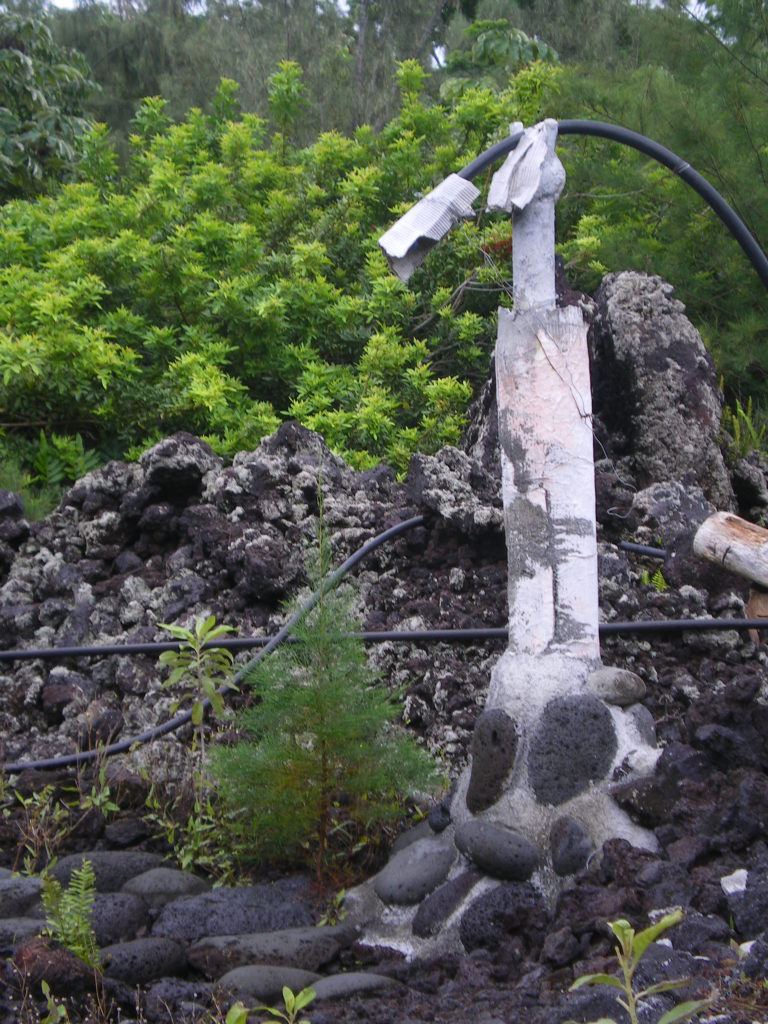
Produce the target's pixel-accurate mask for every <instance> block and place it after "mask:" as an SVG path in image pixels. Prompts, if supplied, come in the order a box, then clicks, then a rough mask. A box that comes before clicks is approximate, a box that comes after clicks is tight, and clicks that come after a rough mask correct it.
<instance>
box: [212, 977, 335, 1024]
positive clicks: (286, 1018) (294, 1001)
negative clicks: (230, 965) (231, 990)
mask: <svg viewBox="0 0 768 1024" xmlns="http://www.w3.org/2000/svg"><path fill="white" fill-rule="evenodd" d="M315 995H316V993H315V990H314V989H313V988H304V989H302V990H301V992H299V993H298V994H294V993H293V992H292V991H291V989H289V988H288V986H287V985H284V986H283V1003H284V1004H285V1010H278V1009H277V1007H275V1006H255V1007H253V1009H251V1010H249V1009H248V1008H247V1007H246V1006H245V1005H244V1004H243V1003H235V1004H234V1006H232V1007H230V1010H229V1013H228V1014H227V1016H226V1024H246V1022H247V1020H248V1017H249V1016H250V1014H252V1013H257V1012H258V1013H261V1012H265V1013H270V1014H271V1015H272V1016H271V1017H268V1018H267V1019H266V1020H264V1021H261V1022H260V1024H310V1021H309V1019H308V1018H307V1017H299V1014H300V1013H301V1011H302V1010H303V1009H304V1007H305V1006H309V1004H310V1003H311V1002H312V1000H313V999H314V998H315Z"/></svg>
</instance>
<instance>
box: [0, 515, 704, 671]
mask: <svg viewBox="0 0 768 1024" xmlns="http://www.w3.org/2000/svg"><path fill="white" fill-rule="evenodd" d="M416 518H417V519H420V520H421V521H422V522H423V517H416ZM409 522H410V520H409ZM618 547H620V548H622V549H623V550H624V551H630V552H633V553H635V554H639V555H647V556H648V557H650V558H666V555H667V552H666V550H665V549H664V548H655V547H649V546H648V545H646V544H632V543H631V542H629V541H621V542H620V543H619V545H618ZM366 553H367V552H366ZM353 557H355V556H353ZM345 564H346V563H345ZM341 568H343V566H342V567H341ZM338 571H339V572H340V571H341V569H339V570H338ZM333 585H335V584H332V586H333ZM311 607H312V606H308V607H307V609H306V611H309V610H310V608H311ZM306 611H303V612H302V613H301V614H302V615H303V614H306ZM715 621H717V620H715ZM293 625H295V623H294V622H290V623H288V624H287V625H286V626H284V627H283V629H290V628H291V627H292V626H293ZM627 625H628V626H629V625H631V623H628V624H627ZM714 628H718V627H714ZM277 635H278V636H279V634H277ZM348 635H349V636H353V637H355V638H356V639H358V640H364V641H365V642H366V643H384V642H385V641H388V640H395V641H399V640H408V639H413V640H452V639H453V640H457V641H461V640H486V639H489V638H493V637H496V636H501V633H499V629H498V628H496V627H494V628H488V629H484V628H479V629H430V630H416V631H406V632H403V631H401V630H374V631H370V632H367V633H366V632H363V633H351V634H348ZM505 635H506V634H505ZM273 639H276V638H275V637H268V636H246V637H236V638H228V639H223V640H217V641H216V642H215V643H213V644H206V647H208V646H210V647H223V648H224V649H225V650H228V651H248V650H251V649H252V648H254V647H267V646H268V645H269V644H270V643H271V642H272V640H273ZM283 639H284V638H281V639H280V640H277V641H276V642H277V643H281V642H282V640H283ZM180 646H181V645H180V644H179V643H178V642H177V641H175V640H154V641H148V642H146V643H137V644H91V645H87V646H82V647H15V648H11V649H10V650H7V651H0V663H2V662H4V661H51V660H53V661H63V660H64V659H65V658H105V657H107V656H108V655H112V654H124V655H128V654H130V655H136V654H151V655H153V656H154V655H157V654H162V653H163V652H164V651H178V649H179V647H180ZM274 646H276V645H273V646H272V647H270V648H269V650H270V651H271V650H274ZM268 653H269V651H264V652H263V653H262V654H261V655H260V656H259V657H260V658H263V657H264V656H265V655H266V654H268ZM247 667H248V666H246V668H247Z"/></svg>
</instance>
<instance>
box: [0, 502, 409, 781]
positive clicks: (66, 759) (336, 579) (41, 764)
mask: <svg viewBox="0 0 768 1024" xmlns="http://www.w3.org/2000/svg"><path fill="white" fill-rule="evenodd" d="M425 521H426V519H425V517H424V516H413V517H412V518H411V519H406V520H404V521H403V522H402V523H396V524H395V525H394V526H390V527H389V529H388V530H384V531H383V532H382V533H379V534H377V535H376V536H375V537H372V538H371V540H369V541H366V543H365V544H363V546H362V547H360V548H358V549H357V551H355V552H354V553H353V554H351V555H350V556H349V558H347V559H346V561H344V562H342V564H341V565H340V566H339V567H338V569H334V571H333V572H332V573H330V575H329V576H327V577H326V578H325V579H324V580H323V582H322V584H321V585H320V586H319V587H318V588H317V590H316V591H314V593H312V594H311V595H310V596H309V598H308V599H307V600H306V601H305V602H304V604H302V605H301V606H300V607H299V608H297V609H296V611H295V612H294V613H293V615H291V617H290V618H289V619H288V621H287V622H286V623H285V625H284V626H282V628H281V629H280V630H278V632H277V633H275V635H274V636H273V637H272V638H271V639H270V640H268V641H267V643H266V644H265V645H264V647H262V649H261V650H260V651H259V653H258V654H257V655H256V656H255V657H253V658H251V660H250V661H249V662H247V663H246V664H245V665H243V667H242V668H241V669H239V670H238V672H237V673H236V675H235V677H234V679H233V682H234V683H235V684H237V683H239V682H241V681H242V680H243V678H244V677H245V676H246V675H247V674H248V672H250V670H251V669H252V668H253V667H254V665H256V664H258V662H260V661H261V660H262V658H265V657H266V656H267V655H268V654H269V653H270V652H271V651H274V649H275V648H276V647H277V646H278V645H279V644H281V643H282V642H283V640H285V639H286V638H287V637H288V635H289V634H290V632H291V630H292V629H293V628H294V627H295V626H296V625H297V624H298V623H299V622H301V620H302V619H303V618H304V616H305V615H307V614H309V612H311V611H312V609H313V608H314V607H315V605H316V604H317V602H318V601H319V600H320V598H321V597H323V595H324V594H327V593H328V592H329V591H331V590H333V589H334V587H336V586H337V585H338V584H339V583H340V582H341V580H342V579H343V578H344V577H345V576H346V575H347V573H349V572H350V571H351V570H352V569H353V568H354V567H355V566H356V565H357V564H358V562H361V561H362V560H363V559H364V558H365V557H366V556H367V555H369V554H370V553H371V552H372V551H375V550H376V548H378V547H380V546H381V545H382V544H386V543H387V541H390V540H394V538H395V537H399V536H400V534H401V533H405V532H406V530H411V529H413V527H414V526H421V525H423V523H424V522H425ZM225 690H226V688H222V691H220V692H225ZM210 704H211V702H210V701H209V700H205V701H204V702H203V705H204V707H206V708H208V707H210ZM191 719H192V711H191V710H189V711H183V712H182V713H181V714H179V715H175V716H174V717H173V718H169V719H168V721H167V722H163V724H162V725H156V726H154V727H153V728H152V729H146V730H145V731H144V732H142V733H139V735H138V736H134V737H132V738H131V739H127V740H121V741H120V742H119V743H110V744H109V745H108V746H106V747H100V748H99V749H98V750H80V751H78V752H77V753H76V754H64V755H63V756H62V757H48V758H42V759H40V760H37V761H16V762H13V763H11V764H6V765H2V770H3V772H5V773H6V774H8V775H18V774H19V772H23V771H26V770H27V769H34V770H36V771H47V770H49V769H52V768H69V767H71V766H73V765H80V764H87V763H88V762H89V761H95V760H97V759H101V758H102V757H112V756H113V755H114V754H125V753H127V752H128V751H129V750H131V749H132V748H133V747H135V746H137V745H139V746H143V745H144V744H146V743H151V742H152V740H156V739H159V738H160V737H161V736H165V735H167V733H169V732H174V731H175V730H176V729H180V728H181V727H182V726H183V725H186V724H187V722H189V721H191Z"/></svg>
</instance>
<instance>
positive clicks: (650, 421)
mask: <svg viewBox="0 0 768 1024" xmlns="http://www.w3.org/2000/svg"><path fill="white" fill-rule="evenodd" d="M673 295H674V289H673V288H672V286H671V285H669V284H667V283H666V282H664V281H662V280H661V278H659V277H651V276H649V275H647V274H640V273H635V272H634V271H628V272H625V273H620V274H608V275H607V276H606V277H605V278H604V279H603V282H602V284H601V285H600V288H599V289H598V291H597V293H596V295H595V301H596V303H597V315H596V317H595V321H594V323H593V327H592V330H591V332H590V341H591V347H592V353H593V368H592V386H593V392H594V395H595V410H596V412H597V413H598V414H599V415H600V417H601V418H602V420H603V422H604V423H605V425H606V427H607V429H608V430H609V431H610V430H612V429H613V428H619V429H623V430H624V431H626V433H627V435H628V436H629V437H631V439H632V449H633V450H632V455H633V461H634V466H635V471H636V474H637V478H638V483H639V485H640V486H641V487H642V486H645V485H647V484H650V483H653V482H654V481H657V480H682V479H683V478H688V479H690V481H691V482H692V483H697V484H699V486H701V487H702V488H703V489H704V490H705V492H706V494H707V497H708V498H709V499H710V500H711V501H713V502H714V503H715V504H716V505H717V506H718V507H719V508H728V507H730V506H731V504H732V502H733V491H732V490H731V484H730V479H729V476H728V471H727V469H726V466H725V462H724V460H723V454H722V451H721V450H720V444H719V440H720V420H721V418H722V412H723V397H722V394H721V392H720V389H719V388H718V385H717V374H716V371H715V368H714V364H713V362H712V358H711V356H710V355H709V354H708V352H707V350H706V348H705V347H704V343H703V342H702V340H701V337H700V335H699V333H698V331H697V330H696V329H695V328H694V327H693V325H692V324H691V322H690V321H689V320H688V319H687V317H686V316H685V307H684V306H683V304H682V303H681V302H679V301H678V300H677V299H674V298H673ZM620 454H624V453H623V452H622V453H620Z"/></svg>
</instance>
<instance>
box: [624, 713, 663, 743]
mask: <svg viewBox="0 0 768 1024" xmlns="http://www.w3.org/2000/svg"><path fill="white" fill-rule="evenodd" d="M627 714H628V715H629V717H630V718H631V719H632V724H633V725H634V727H635V728H636V729H637V731H638V732H639V733H640V738H641V739H643V740H645V742H646V743H647V744H648V746H649V747H655V746H656V740H657V736H656V722H655V720H654V717H653V715H652V714H651V712H650V711H649V710H648V708H647V707H646V706H645V704H634V705H633V706H632V707H631V708H627Z"/></svg>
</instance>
